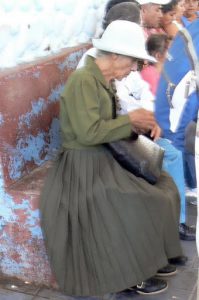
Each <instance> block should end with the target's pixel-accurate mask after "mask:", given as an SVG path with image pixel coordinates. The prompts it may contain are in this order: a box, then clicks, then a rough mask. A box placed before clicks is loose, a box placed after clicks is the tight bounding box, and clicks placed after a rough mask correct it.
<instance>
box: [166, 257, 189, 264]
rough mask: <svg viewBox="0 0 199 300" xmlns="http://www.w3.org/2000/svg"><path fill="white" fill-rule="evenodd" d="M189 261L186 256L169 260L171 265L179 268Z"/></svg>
mask: <svg viewBox="0 0 199 300" xmlns="http://www.w3.org/2000/svg"><path fill="white" fill-rule="evenodd" d="M187 261H188V257H187V256H184V255H180V256H177V257H173V258H169V263H170V264H173V265H178V266H184V265H185V264H186V262H187Z"/></svg>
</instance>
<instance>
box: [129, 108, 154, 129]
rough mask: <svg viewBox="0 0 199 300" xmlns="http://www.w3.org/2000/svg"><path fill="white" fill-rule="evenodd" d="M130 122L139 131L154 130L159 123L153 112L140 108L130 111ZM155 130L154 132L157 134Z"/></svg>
mask: <svg viewBox="0 0 199 300" xmlns="http://www.w3.org/2000/svg"><path fill="white" fill-rule="evenodd" d="M128 115H129V119H130V122H131V124H132V126H133V127H135V129H136V130H137V131H138V132H147V131H149V130H153V129H154V128H155V126H156V125H157V123H156V121H155V117H154V114H153V112H151V111H148V110H146V109H144V108H139V109H136V110H133V111H130V112H129V113H128ZM155 132H156V131H154V133H153V134H155Z"/></svg>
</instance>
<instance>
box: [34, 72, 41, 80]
mask: <svg viewBox="0 0 199 300" xmlns="http://www.w3.org/2000/svg"><path fill="white" fill-rule="evenodd" d="M40 74H41V72H40V71H37V72H34V73H33V75H32V76H33V77H34V78H39V77H40Z"/></svg>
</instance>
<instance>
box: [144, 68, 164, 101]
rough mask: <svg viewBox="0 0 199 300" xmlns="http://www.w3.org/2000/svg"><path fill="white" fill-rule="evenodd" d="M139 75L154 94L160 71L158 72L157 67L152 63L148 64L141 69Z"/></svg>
mask: <svg viewBox="0 0 199 300" xmlns="http://www.w3.org/2000/svg"><path fill="white" fill-rule="evenodd" d="M141 76H142V78H143V79H144V80H145V81H146V82H148V84H149V86H150V90H151V92H152V94H153V95H154V96H155V95H156V91H157V87H158V81H159V79H160V73H159V72H158V70H157V68H156V67H155V66H153V65H148V66H146V67H144V68H143V69H142V71H141Z"/></svg>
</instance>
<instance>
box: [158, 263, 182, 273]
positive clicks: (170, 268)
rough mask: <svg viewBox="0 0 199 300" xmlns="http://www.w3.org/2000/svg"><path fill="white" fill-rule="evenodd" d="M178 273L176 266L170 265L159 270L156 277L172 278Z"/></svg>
mask: <svg viewBox="0 0 199 300" xmlns="http://www.w3.org/2000/svg"><path fill="white" fill-rule="evenodd" d="M176 273H177V269H176V266H173V265H170V264H168V265H166V266H165V267H164V268H162V269H159V270H158V271H157V274H156V276H172V275H174V274H176Z"/></svg>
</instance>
